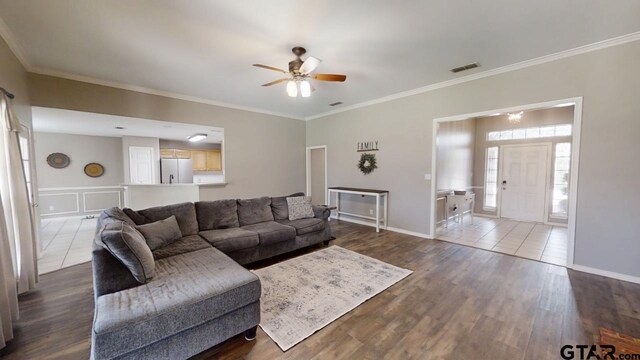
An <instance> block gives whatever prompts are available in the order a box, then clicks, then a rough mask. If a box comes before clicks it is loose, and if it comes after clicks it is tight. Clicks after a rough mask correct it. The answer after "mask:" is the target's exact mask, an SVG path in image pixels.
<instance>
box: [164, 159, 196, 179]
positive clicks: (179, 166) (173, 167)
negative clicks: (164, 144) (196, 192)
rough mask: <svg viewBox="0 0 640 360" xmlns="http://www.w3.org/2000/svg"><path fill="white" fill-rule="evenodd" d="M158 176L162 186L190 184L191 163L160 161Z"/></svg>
mask: <svg viewBox="0 0 640 360" xmlns="http://www.w3.org/2000/svg"><path fill="white" fill-rule="evenodd" d="M160 176H161V182H162V183H163V184H192V183H193V162H192V161H191V159H162V160H160Z"/></svg>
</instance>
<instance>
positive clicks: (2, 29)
mask: <svg viewBox="0 0 640 360" xmlns="http://www.w3.org/2000/svg"><path fill="white" fill-rule="evenodd" d="M0 37H2V38H3V39H4V41H5V42H6V43H7V45H8V46H9V49H10V50H11V51H12V52H13V55H15V56H16V58H18V61H20V63H21V64H22V67H24V68H25V70H27V71H30V70H31V63H29V61H28V60H27V58H26V56H25V55H24V54H25V51H24V49H23V48H22V46H21V45H20V43H19V42H18V41H16V37H15V36H14V35H13V33H12V32H11V30H10V29H9V26H8V25H7V23H6V22H4V20H2V18H1V17H0Z"/></svg>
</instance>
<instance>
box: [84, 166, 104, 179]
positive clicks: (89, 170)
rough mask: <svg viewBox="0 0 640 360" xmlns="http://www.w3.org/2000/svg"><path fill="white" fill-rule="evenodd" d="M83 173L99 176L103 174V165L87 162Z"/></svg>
mask: <svg viewBox="0 0 640 360" xmlns="http://www.w3.org/2000/svg"><path fill="white" fill-rule="evenodd" d="M84 173H85V174H87V176H91V177H100V176H102V174H104V166H102V165H100V164H98V163H88V164H87V165H85V167H84Z"/></svg>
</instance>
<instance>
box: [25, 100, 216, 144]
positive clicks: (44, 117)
mask: <svg viewBox="0 0 640 360" xmlns="http://www.w3.org/2000/svg"><path fill="white" fill-rule="evenodd" d="M116 126H120V127H124V129H116ZM33 130H34V131H39V132H52V133H62V134H78V135H95V136H114V137H121V136H146V137H157V138H160V139H165V140H178V141H186V140H187V138H188V137H189V136H191V135H193V134H198V133H203V134H207V139H206V140H203V141H202V143H221V142H222V141H223V140H224V129H222V128H217V127H212V126H202V125H192V124H183V123H175V122H168V121H157V120H147V119H139V118H132V117H125V116H115V115H105V114H96V113H88V112H82V111H72V110H64V109H52V108H45V107H39V106H34V107H33Z"/></svg>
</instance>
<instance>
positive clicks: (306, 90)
mask: <svg viewBox="0 0 640 360" xmlns="http://www.w3.org/2000/svg"><path fill="white" fill-rule="evenodd" d="M300 95H302V97H305V98H306V97H309V96H311V84H309V82H308V81H307V80H303V81H301V82H300Z"/></svg>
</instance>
